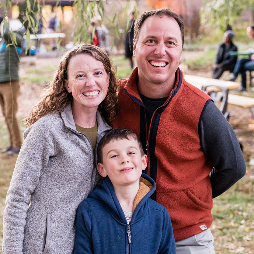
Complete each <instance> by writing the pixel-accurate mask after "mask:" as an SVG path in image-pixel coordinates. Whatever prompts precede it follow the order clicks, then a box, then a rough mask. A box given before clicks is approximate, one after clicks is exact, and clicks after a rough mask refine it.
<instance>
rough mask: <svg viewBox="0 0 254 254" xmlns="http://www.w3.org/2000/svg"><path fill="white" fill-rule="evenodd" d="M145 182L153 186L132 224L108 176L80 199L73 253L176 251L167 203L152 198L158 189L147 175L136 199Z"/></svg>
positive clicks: (137, 207) (135, 253)
mask: <svg viewBox="0 0 254 254" xmlns="http://www.w3.org/2000/svg"><path fill="white" fill-rule="evenodd" d="M141 182H142V183H141ZM143 183H144V184H145V185H146V186H149V185H150V186H151V187H150V190H149V191H148V193H146V194H143V195H145V196H144V197H143V198H142V199H141V201H140V202H139V203H138V204H137V206H136V208H135V210H134V212H133V215H132V219H131V222H130V224H129V225H128V224H127V221H126V218H125V216H124V213H123V210H122V208H121V205H120V203H119V201H118V199H117V196H116V194H115V191H114V188H113V185H112V183H111V181H110V179H109V178H108V177H106V178H105V179H104V180H103V182H102V183H101V184H100V185H99V186H98V187H97V188H96V189H95V190H93V191H92V192H91V193H90V194H89V196H88V198H87V199H85V200H84V201H83V202H81V204H80V205H79V208H78V211H77V218H76V236H75V249H74V254H82V253H86V254H88V253H93V254H102V253H103V254H119V253H120V254H125V253H129V254H139V253H140V254H141V253H142V254H143V253H145V254H156V253H159V254H162V253H163V254H166V253H167V254H169V253H170V254H174V253H176V248H175V239H174V235H173V229H172V224H171V220H170V217H169V214H168V212H167V210H166V208H165V207H164V206H162V205H160V204H159V203H157V202H155V201H154V200H152V199H150V198H149V197H150V196H151V195H152V194H153V193H154V191H155V182H154V181H153V180H152V179H151V178H150V177H149V176H147V175H145V174H142V177H141V180H140V188H139V191H138V193H137V195H136V198H135V200H136V199H137V198H139V197H137V196H138V195H139V194H140V193H142V190H141V187H142V184H143ZM141 196H142V194H141ZM134 203H135V201H134Z"/></svg>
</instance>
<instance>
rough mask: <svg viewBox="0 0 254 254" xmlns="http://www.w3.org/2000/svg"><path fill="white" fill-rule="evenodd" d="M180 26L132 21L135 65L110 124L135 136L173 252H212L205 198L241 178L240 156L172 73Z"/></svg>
mask: <svg viewBox="0 0 254 254" xmlns="http://www.w3.org/2000/svg"><path fill="white" fill-rule="evenodd" d="M183 43H184V26H183V23H182V20H181V19H180V17H179V16H178V15H177V14H175V13H174V12H172V11H171V10H169V9H160V10H154V11H148V12H144V13H143V14H142V15H141V17H140V18H139V19H138V20H137V21H136V23H135V34H134V46H133V51H134V56H135V57H136V61H137V66H138V68H136V69H135V70H134V71H133V73H132V74H131V76H130V78H129V79H124V80H120V83H121V90H120V92H119V100H120V109H119V115H118V117H117V118H116V120H115V121H114V123H113V127H125V128H129V129H132V130H133V131H135V132H136V133H137V134H138V135H139V137H140V139H141V141H142V144H143V148H144V149H146V151H147V155H148V159H149V161H148V168H147V173H148V174H149V175H150V176H151V177H152V178H153V179H154V180H155V181H156V184H157V191H156V193H155V195H154V198H155V200H156V201H158V202H159V203H161V204H162V205H164V206H165V207H166V208H167V210H168V212H169V215H170V217H171V220H172V224H173V230H174V236H175V240H176V250H177V253H178V254H179V253H181V254H182V253H185V254H186V253H195V254H206V253H209V254H211V253H215V252H214V247H213V236H212V234H211V232H210V229H209V227H210V226H211V223H212V220H213V219H212V214H211V209H212V206H213V201H212V198H215V197H217V196H218V195H220V194H222V193H223V192H224V191H226V190H227V189H228V188H229V187H231V186H232V185H233V184H234V183H235V182H237V181H238V180H239V179H240V178H241V177H243V176H244V174H245V171H246V168H245V162H244V158H243V155H242V152H241V149H240V146H239V143H238V141H237V138H236V136H235V133H234V131H233V129H232V127H231V126H230V125H229V123H228V122H227V121H226V120H225V118H224V117H223V115H222V114H221V112H220V111H219V109H218V108H217V107H216V106H215V105H214V103H213V102H212V100H211V98H210V97H209V96H207V95H206V94H205V93H203V92H202V91H201V90H199V89H197V88H195V87H194V86H192V85H191V84H189V83H187V82H186V81H185V80H184V78H183V75H182V72H181V71H180V69H179V68H178V66H179V63H180V60H181V56H182V47H183Z"/></svg>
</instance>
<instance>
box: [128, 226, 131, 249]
mask: <svg viewBox="0 0 254 254" xmlns="http://www.w3.org/2000/svg"><path fill="white" fill-rule="evenodd" d="M127 237H128V243H129V244H130V243H131V226H130V224H127Z"/></svg>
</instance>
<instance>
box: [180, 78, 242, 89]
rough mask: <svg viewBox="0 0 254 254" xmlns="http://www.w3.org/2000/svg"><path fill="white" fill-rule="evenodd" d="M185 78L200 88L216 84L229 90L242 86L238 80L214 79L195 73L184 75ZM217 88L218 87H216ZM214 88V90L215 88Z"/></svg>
mask: <svg viewBox="0 0 254 254" xmlns="http://www.w3.org/2000/svg"><path fill="white" fill-rule="evenodd" d="M184 79H185V80H186V81H187V82H189V83H190V84H192V85H194V86H196V87H198V88H199V89H201V88H202V86H204V85H209V86H210V85H211V86H212V85H214V86H220V87H224V88H227V89H229V90H231V89H237V88H239V87H240V84H239V83H238V82H232V81H225V80H220V79H212V78H205V77H199V76H193V75H184ZM210 89H212V88H210ZM214 89H215V90H217V88H214ZM214 89H212V90H214Z"/></svg>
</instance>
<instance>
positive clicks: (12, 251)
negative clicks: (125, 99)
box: [3, 105, 110, 254]
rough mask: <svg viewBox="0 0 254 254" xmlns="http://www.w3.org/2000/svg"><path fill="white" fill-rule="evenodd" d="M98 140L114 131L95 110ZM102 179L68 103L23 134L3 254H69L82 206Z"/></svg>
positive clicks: (7, 212) (9, 197)
mask: <svg viewBox="0 0 254 254" xmlns="http://www.w3.org/2000/svg"><path fill="white" fill-rule="evenodd" d="M96 117H97V122H98V137H97V142H99V140H100V139H101V137H102V136H103V135H104V134H105V131H107V130H109V129H110V126H108V125H107V124H106V123H105V122H104V121H103V119H102V118H101V116H100V114H99V113H98V112H97V115H96ZM98 179H99V176H98V173H97V170H96V168H95V160H94V155H93V148H92V145H91V143H90V141H89V139H88V138H87V137H86V135H84V134H82V133H80V132H78V131H77V130H76V127H75V123H74V120H73V116H72V110H71V106H70V105H68V106H67V107H66V108H65V109H64V112H62V113H61V115H60V114H49V115H46V116H44V117H42V118H41V119H39V120H38V121H37V122H35V123H34V124H33V125H32V126H30V127H29V128H28V129H27V130H26V131H25V133H24V143H23V145H22V148H21V151H20V154H19V156H18V159H17V162H16V166H15V169H14V172H13V176H12V180H11V183H10V188H9V190H8V193H7V196H6V208H5V211H4V226H3V235H4V238H3V253H4V254H16V253H18V254H21V253H26V254H28V253H29V254H41V253H45V254H47V253H50V254H52V253H55V254H65V253H66V254H71V253H72V250H73V245H74V232H75V229H74V220H75V215H76V209H77V207H78V205H79V203H80V202H81V201H82V200H83V199H84V198H86V197H87V195H88V194H89V192H90V191H91V189H92V188H93V187H94V185H95V183H96V181H97V180H98Z"/></svg>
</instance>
